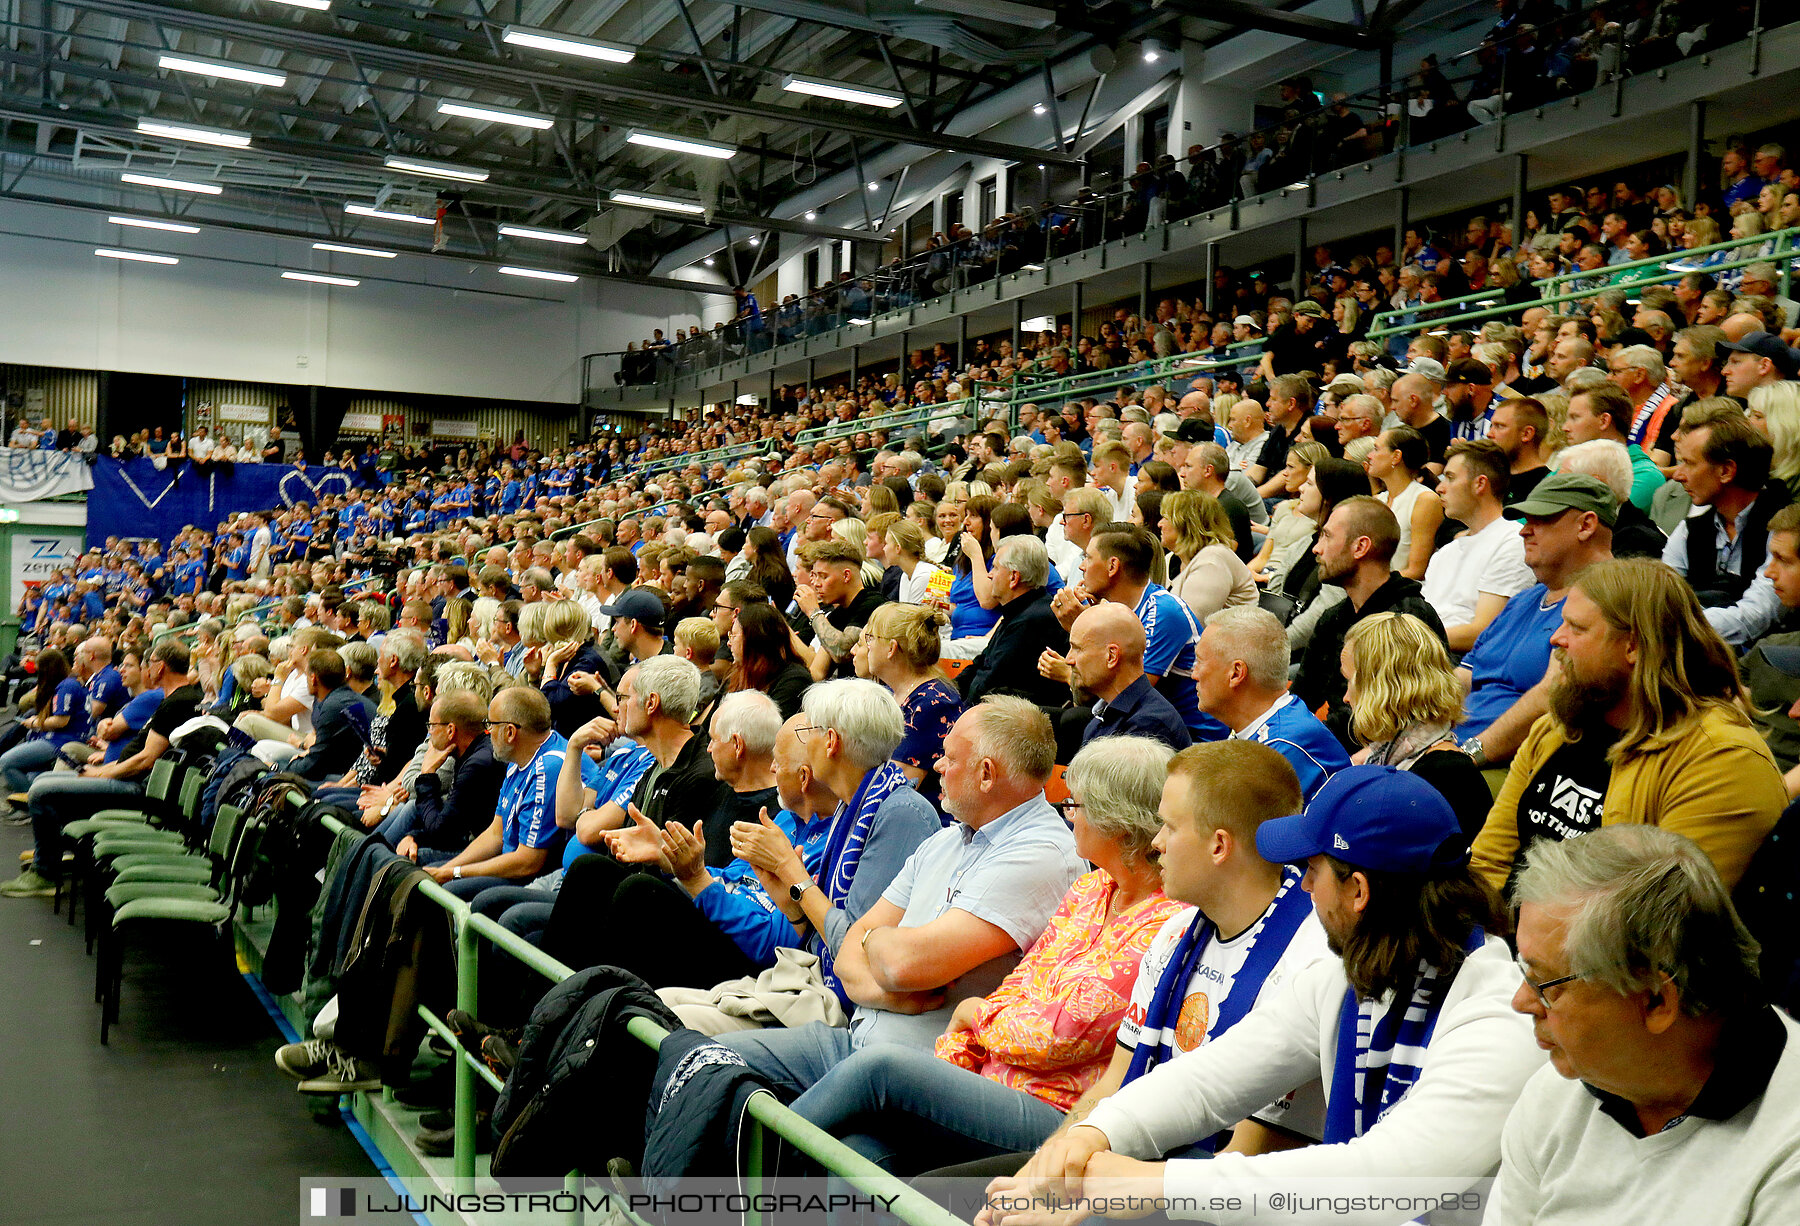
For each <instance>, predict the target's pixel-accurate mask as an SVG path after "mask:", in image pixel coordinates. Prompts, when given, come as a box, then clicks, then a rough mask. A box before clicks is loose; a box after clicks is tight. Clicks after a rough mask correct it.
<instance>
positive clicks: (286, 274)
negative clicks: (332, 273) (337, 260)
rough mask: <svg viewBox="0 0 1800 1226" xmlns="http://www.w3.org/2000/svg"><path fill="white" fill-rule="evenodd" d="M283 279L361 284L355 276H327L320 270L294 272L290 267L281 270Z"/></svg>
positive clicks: (325, 283)
mask: <svg viewBox="0 0 1800 1226" xmlns="http://www.w3.org/2000/svg"><path fill="white" fill-rule="evenodd" d="M281 279H282V280H284V281H316V282H318V283H319V284H320V285H361V284H362V282H361V281H358V280H357V279H356V278H355V277H328V276H326V275H325V274H324V273H322V272H295V271H294V270H293V269H291V268H286V269H283V270H282V273H281Z"/></svg>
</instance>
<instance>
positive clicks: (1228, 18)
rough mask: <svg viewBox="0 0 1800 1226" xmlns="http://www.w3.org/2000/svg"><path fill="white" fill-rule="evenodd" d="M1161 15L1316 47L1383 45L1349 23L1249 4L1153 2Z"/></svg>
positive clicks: (1240, 0) (1232, 0) (1246, 0)
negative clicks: (1292, 39) (1282, 37)
mask: <svg viewBox="0 0 1800 1226" xmlns="http://www.w3.org/2000/svg"><path fill="white" fill-rule="evenodd" d="M1153 3H1154V4H1155V7H1156V8H1157V10H1158V11H1160V12H1164V13H1179V14H1180V15H1181V16H1183V17H1193V18H1196V19H1198V20H1200V21H1210V22H1214V23H1218V24H1225V25H1234V26H1243V27H1244V28H1245V29H1250V30H1268V31H1269V32H1270V33H1273V34H1288V35H1292V36H1293V37H1295V38H1304V39H1309V40H1311V41H1312V42H1315V43H1330V44H1332V45H1334V46H1338V47H1355V48H1358V49H1368V48H1373V47H1378V46H1380V45H1381V39H1380V38H1378V37H1377V36H1376V35H1374V34H1371V33H1370V32H1369V31H1368V30H1365V29H1363V28H1362V27H1360V26H1354V25H1351V24H1350V23H1349V22H1347V21H1332V20H1330V19H1328V18H1325V17H1312V16H1309V15H1307V14H1305V13H1285V12H1283V11H1281V10H1280V9H1277V8H1264V7H1263V6H1262V5H1260V4H1253V3H1250V0H1153Z"/></svg>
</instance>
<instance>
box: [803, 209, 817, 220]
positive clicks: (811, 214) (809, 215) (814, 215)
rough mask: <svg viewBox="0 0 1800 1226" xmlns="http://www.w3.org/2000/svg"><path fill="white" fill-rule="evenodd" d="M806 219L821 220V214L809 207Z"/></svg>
mask: <svg viewBox="0 0 1800 1226" xmlns="http://www.w3.org/2000/svg"><path fill="white" fill-rule="evenodd" d="M806 220H808V221H817V220H819V215H818V214H817V213H815V212H813V211H812V210H811V209H808V210H806Z"/></svg>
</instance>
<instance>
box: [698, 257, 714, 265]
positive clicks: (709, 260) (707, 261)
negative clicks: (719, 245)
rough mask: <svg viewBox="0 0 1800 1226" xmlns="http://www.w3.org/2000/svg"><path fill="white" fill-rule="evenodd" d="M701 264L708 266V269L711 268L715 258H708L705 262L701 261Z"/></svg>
mask: <svg viewBox="0 0 1800 1226" xmlns="http://www.w3.org/2000/svg"><path fill="white" fill-rule="evenodd" d="M700 262H701V263H702V264H704V265H706V266H707V267H708V268H711V267H712V266H713V258H712V257H711V256H710V255H709V256H707V257H706V258H705V259H704V260H701V261H700Z"/></svg>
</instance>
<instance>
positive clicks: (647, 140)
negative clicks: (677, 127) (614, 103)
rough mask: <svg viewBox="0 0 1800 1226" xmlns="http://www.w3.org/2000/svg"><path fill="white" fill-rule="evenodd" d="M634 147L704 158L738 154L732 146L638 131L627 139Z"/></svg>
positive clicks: (630, 134)
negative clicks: (689, 154) (639, 146)
mask: <svg viewBox="0 0 1800 1226" xmlns="http://www.w3.org/2000/svg"><path fill="white" fill-rule="evenodd" d="M625 139H626V141H627V142H628V143H630V144H633V145H649V146H650V147H651V148H653V149H667V150H669V151H671V152H673V153H691V154H694V155H695V156H696V157H703V158H721V159H723V158H728V157H731V156H733V155H734V154H736V153H737V149H736V148H735V147H734V146H732V145H721V144H719V143H717V142H716V141H710V140H694V139H691V138H689V137H686V136H664V135H662V134H661V133H660V132H640V131H638V130H637V129H635V128H634V129H632V131H631V132H630V133H629V134H628V135H627V136H626V137H625Z"/></svg>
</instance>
